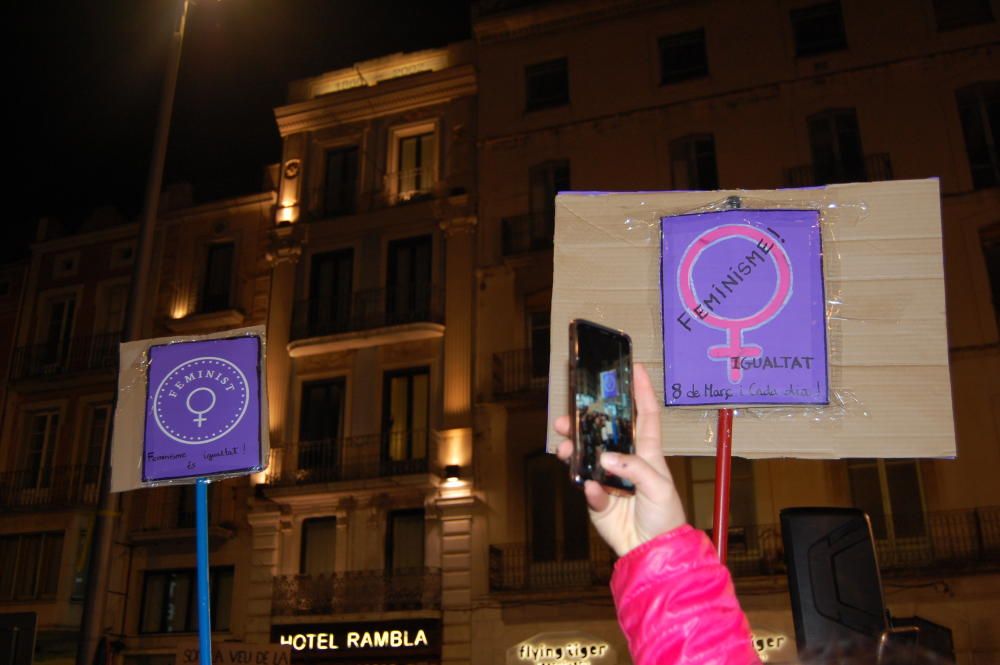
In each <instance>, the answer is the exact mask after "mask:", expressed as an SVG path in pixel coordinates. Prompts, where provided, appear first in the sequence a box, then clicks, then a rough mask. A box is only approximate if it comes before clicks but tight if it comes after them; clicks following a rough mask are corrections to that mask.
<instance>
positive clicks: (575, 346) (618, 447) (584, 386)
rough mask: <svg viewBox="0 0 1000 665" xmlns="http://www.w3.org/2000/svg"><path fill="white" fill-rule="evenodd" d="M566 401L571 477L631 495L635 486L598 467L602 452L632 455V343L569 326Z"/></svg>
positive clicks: (609, 332)
mask: <svg viewBox="0 0 1000 665" xmlns="http://www.w3.org/2000/svg"><path fill="white" fill-rule="evenodd" d="M569 348H570V399H571V400H572V405H571V412H572V413H573V414H574V415H573V423H572V424H573V430H572V431H573V442H574V452H573V456H572V458H571V459H570V478H571V479H572V480H573V482H574V483H576V484H577V485H583V483H584V482H585V481H587V480H595V481H597V482H598V483H600V484H601V485H602V486H603V487H604V488H605V490H606V491H608V492H610V493H618V494H626V495H628V494H632V493H633V492H634V491H635V486H634V485H633V484H632V483H631V482H630V481H629V480H626V479H624V478H620V477H618V476H616V475H614V474H611V473H608V472H607V471H606V470H605V469H604V467H602V466H601V463H600V459H601V455H602V454H604V453H605V452H616V453H625V454H632V453H634V452H635V398H634V393H633V389H632V340H631V339H629V336H628V335H626V334H625V333H623V332H621V331H620V330H613V329H611V328H606V327H604V326H602V325H598V324H596V323H593V322H591V321H584V320H582V319H576V320H573V321H571V322H570V324H569Z"/></svg>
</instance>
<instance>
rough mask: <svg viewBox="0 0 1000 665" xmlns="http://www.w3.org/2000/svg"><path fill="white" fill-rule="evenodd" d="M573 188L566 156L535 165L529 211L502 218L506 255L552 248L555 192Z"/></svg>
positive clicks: (529, 179) (530, 190)
mask: <svg viewBox="0 0 1000 665" xmlns="http://www.w3.org/2000/svg"><path fill="white" fill-rule="evenodd" d="M568 189H570V182H569V162H568V161H566V160H565V159H559V160H552V161H547V162H542V163H541V164H536V165H534V166H532V167H531V169H530V170H529V171H528V207H529V212H528V214H527V215H525V216H521V217H509V218H507V219H505V220H504V221H503V227H502V228H503V252H504V255H506V256H510V255H512V254H520V253H523V252H530V251H537V250H544V249H550V248H551V247H552V235H553V233H554V229H555V216H556V194H558V193H559V192H562V191H566V190H568Z"/></svg>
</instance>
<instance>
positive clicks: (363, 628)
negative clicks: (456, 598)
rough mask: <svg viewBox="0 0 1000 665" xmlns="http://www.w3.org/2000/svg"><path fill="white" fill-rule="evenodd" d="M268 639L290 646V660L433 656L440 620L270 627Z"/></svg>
mask: <svg viewBox="0 0 1000 665" xmlns="http://www.w3.org/2000/svg"><path fill="white" fill-rule="evenodd" d="M271 642H272V643H274V644H278V645H282V646H284V647H287V648H290V649H291V653H292V660H293V662H294V661H300V662H301V661H302V660H308V659H312V658H322V659H323V660H357V659H359V658H365V659H372V658H409V657H431V658H433V657H437V656H439V655H440V653H441V622H440V621H435V620H430V619H401V620H399V621H369V622H356V623H312V624H289V625H278V626H272V627H271Z"/></svg>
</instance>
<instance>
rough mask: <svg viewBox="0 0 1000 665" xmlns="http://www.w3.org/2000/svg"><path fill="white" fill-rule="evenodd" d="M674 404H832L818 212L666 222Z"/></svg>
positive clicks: (667, 355)
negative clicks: (828, 376)
mask: <svg viewBox="0 0 1000 665" xmlns="http://www.w3.org/2000/svg"><path fill="white" fill-rule="evenodd" d="M661 238H662V243H663V244H662V247H661V252H662V255H661V261H662V263H661V287H662V293H661V296H662V298H663V367H664V401H665V403H666V405H667V406H710V405H711V406H732V405H740V404H747V405H754V404H760V405H764V404H766V405H781V404H827V403H829V388H828V381H827V355H826V298H825V294H824V289H823V252H822V240H821V234H820V215H819V211H817V210H750V209H735V210H725V211H720V212H706V213H697V214H690V215H679V216H675V217H664V218H663V219H662V220H661Z"/></svg>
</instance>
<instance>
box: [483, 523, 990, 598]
mask: <svg viewBox="0 0 1000 665" xmlns="http://www.w3.org/2000/svg"><path fill="white" fill-rule="evenodd" d="M923 518H924V521H923V524H924V529H923V532H922V533H921V534H920V535H916V536H911V537H907V538H899V537H895V538H876V542H875V549H876V552H877V556H878V562H879V568H880V569H881V570H882V574H883V575H885V576H886V577H903V576H907V575H920V574H928V573H935V574H941V573H942V572H948V573H963V572H975V571H979V570H996V569H1000V507H997V506H990V507H984V508H975V509H970V510H954V511H934V512H927V513H924V514H923ZM886 520H887V522H890V523H891V521H892V516H891V515H887V516H886ZM536 549H537V548H532V547H531V546H530V545H526V544H523V543H521V544H508V545H491V546H490V549H489V566H490V589H491V590H492V591H551V590H557V589H565V590H571V589H574V588H581V587H586V586H588V585H590V586H605V585H606V584H607V582H608V578H609V576H610V571H611V567H612V565H613V563H614V557H613V555H612V553H611V552H610V550H608V549H607V548H606V547H604V546H603V545H602V544H601V543H600V542H597V543H594V542H591V543H590V551H589V556H588V557H586V558H582V556H581V554H582V553H580V552H579V551H578V552H577V556H576V557H567V556H566V555H565V545H563V544H558V545H557V546H556V548H555V550H556V551H557V552H559V553H560V554H559V556H557V557H555V558H552V557H548V556H547V557H543V558H548V559H550V560H539V558H540V557H538V555H537V552H536V551H535V550H536ZM577 549H578V548H577ZM550 552H551V548H549V549H547V550H546V554H547V555H548V554H549V553H550ZM784 556H785V555H784V547H783V545H782V541H781V531H780V529H779V527H778V525H776V524H770V525H768V524H763V525H752V526H737V527H731V528H730V530H729V552H728V557H727V561H726V563H727V565H728V566H729V570H730V572H731V573H732V575H733V577H734V578H737V579H741V578H749V577H760V576H770V575H784V574H785V573H786V572H787V571H786V567H785V558H784Z"/></svg>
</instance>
